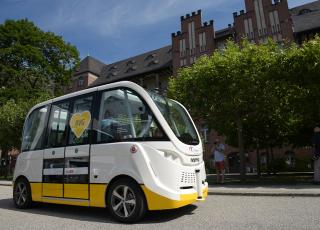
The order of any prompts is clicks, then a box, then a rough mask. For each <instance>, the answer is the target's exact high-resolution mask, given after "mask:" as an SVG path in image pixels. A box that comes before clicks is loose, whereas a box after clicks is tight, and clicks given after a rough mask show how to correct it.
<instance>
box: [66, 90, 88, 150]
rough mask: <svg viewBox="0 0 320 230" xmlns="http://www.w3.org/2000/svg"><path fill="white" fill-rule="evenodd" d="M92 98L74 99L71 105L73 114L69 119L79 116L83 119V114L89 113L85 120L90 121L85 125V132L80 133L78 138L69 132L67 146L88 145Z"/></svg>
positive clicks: (72, 132)
mask: <svg viewBox="0 0 320 230" xmlns="http://www.w3.org/2000/svg"><path fill="white" fill-rule="evenodd" d="M92 99H93V97H92V96H90V97H84V98H79V99H76V100H75V101H74V103H73V112H72V114H71V117H72V116H73V115H79V116H80V117H82V118H83V116H84V114H85V112H87V113H88V112H89V114H90V118H88V117H86V119H87V120H90V122H88V123H89V124H87V127H86V129H85V130H83V131H82V133H81V135H80V137H77V136H76V135H75V133H74V131H73V130H72V129H71V130H70V135H69V141H68V144H69V145H84V144H88V143H89V130H90V129H91V104H92Z"/></svg>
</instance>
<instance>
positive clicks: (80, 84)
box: [78, 77, 84, 87]
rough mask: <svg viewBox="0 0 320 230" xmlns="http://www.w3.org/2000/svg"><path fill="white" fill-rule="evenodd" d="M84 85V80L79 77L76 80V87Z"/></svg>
mask: <svg viewBox="0 0 320 230" xmlns="http://www.w3.org/2000/svg"><path fill="white" fill-rule="evenodd" d="M83 85H84V78H83V77H79V79H78V87H81V86H83Z"/></svg>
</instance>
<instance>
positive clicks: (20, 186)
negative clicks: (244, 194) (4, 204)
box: [13, 178, 32, 209]
mask: <svg viewBox="0 0 320 230" xmlns="http://www.w3.org/2000/svg"><path fill="white" fill-rule="evenodd" d="M13 202H14V205H15V206H16V207H17V208H20V209H26V208H30V207H31V204H32V198H31V188H30V184H29V182H28V181H27V179H25V178H20V179H18V180H17V181H16V182H15V183H14V186H13Z"/></svg>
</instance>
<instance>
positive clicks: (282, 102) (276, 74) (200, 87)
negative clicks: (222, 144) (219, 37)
mask: <svg viewBox="0 0 320 230" xmlns="http://www.w3.org/2000/svg"><path fill="white" fill-rule="evenodd" d="M319 63H320V38H319V37H316V39H315V40H313V41H309V42H307V43H305V44H304V45H303V46H302V47H297V46H296V45H291V46H285V45H279V44H277V43H274V42H272V41H271V40H269V42H268V43H266V44H260V45H256V44H251V43H249V42H248V41H244V42H243V43H242V44H241V45H240V46H239V45H238V44H235V43H234V42H232V41H229V42H228V43H227V46H226V47H225V49H224V50H223V51H216V52H214V53H213V55H212V56H210V57H209V56H206V57H201V58H200V59H198V60H197V61H196V63H195V64H194V65H193V66H192V67H186V68H183V69H182V70H181V71H180V72H179V74H178V77H177V78H172V79H171V81H170V83H169V95H170V96H171V97H173V98H175V99H177V100H179V101H181V102H182V103H183V104H185V105H186V106H187V107H188V108H189V109H190V110H191V112H192V114H193V115H194V116H195V117H196V118H198V119H201V120H202V121H205V122H206V123H207V124H208V125H209V127H210V128H212V129H215V130H216V131H218V132H219V133H220V134H224V135H225V136H226V137H227V142H228V143H229V144H231V145H234V146H238V147H239V152H240V160H241V172H242V174H243V175H244V169H245V168H244V165H245V159H244V151H245V150H250V149H255V148H257V146H259V147H260V148H268V147H271V148H272V147H275V146H282V145H283V144H286V143H289V142H291V143H292V142H293V141H295V140H297V139H298V138H297V137H299V136H300V135H301V130H303V129H309V128H310V126H311V127H312V125H314V124H315V122H316V121H319V118H320V92H319V90H318V89H319V83H320V82H319V80H320V69H319V66H320V65H319ZM310 131H311V129H310ZM293 144H298V143H293ZM300 144H302V143H300Z"/></svg>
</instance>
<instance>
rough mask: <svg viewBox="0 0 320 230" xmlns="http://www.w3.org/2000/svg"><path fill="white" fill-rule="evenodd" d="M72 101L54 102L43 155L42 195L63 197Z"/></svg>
mask: <svg viewBox="0 0 320 230" xmlns="http://www.w3.org/2000/svg"><path fill="white" fill-rule="evenodd" d="M69 108H70V102H69V101H64V102H57V103H53V104H52V106H51V111H50V118H49V122H48V127H47V142H46V149H45V150H44V157H43V178H42V182H43V186H42V196H45V197H63V180H64V172H63V171H64V153H65V142H66V141H65V140H66V136H67V130H68V119H69Z"/></svg>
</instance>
